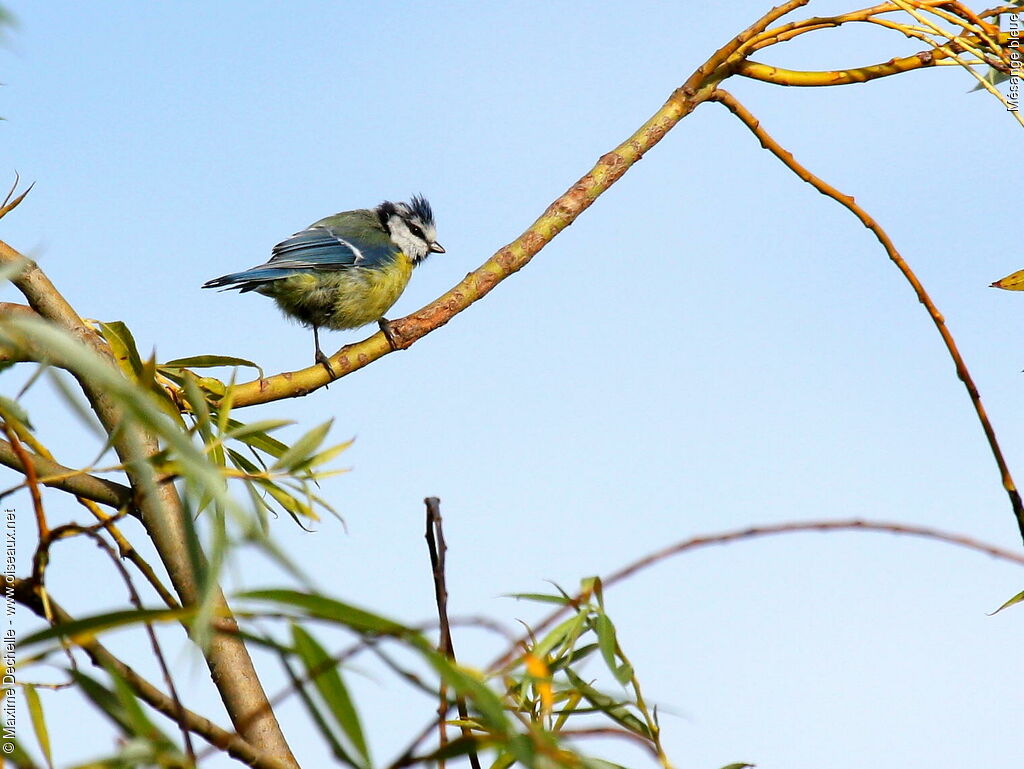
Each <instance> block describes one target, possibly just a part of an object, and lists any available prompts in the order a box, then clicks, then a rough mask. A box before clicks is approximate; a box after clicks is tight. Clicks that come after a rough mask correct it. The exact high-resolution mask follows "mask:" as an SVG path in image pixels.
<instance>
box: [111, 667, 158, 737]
mask: <svg viewBox="0 0 1024 769" xmlns="http://www.w3.org/2000/svg"><path fill="white" fill-rule="evenodd" d="M106 671H107V675H109V676H110V678H111V680H112V681H113V682H114V696H115V697H117V701H118V702H119V703H120V705H121V713H122V715H123V717H124V720H125V721H126V722H127V723H128V724H129V725H130V726H131V728H132V733H133V734H135V735H138V736H140V737H144V738H146V739H147V740H150V741H152V742H153V743H155V744H156V745H158V746H160V747H162V748H164V749H167V748H173V745H174V743H172V742H171V740H170V739H169V738H168V737H167V735H166V734H164V733H163V732H161V731H160V729H158V728H157V727H156V725H155V724H154V723H153V722H152V721H150V720H149V718H148V717H147V716H146V713H145V711H143V709H142V705H140V704H139V701H138V699H137V698H136V697H135V693H134V692H132V690H131V688H130V687H129V686H128V682H127V681H125V680H124V678H123V677H122V676H121V675H120V674H119V673H118V672H117V671H116V670H114V669H113V668H110V667H106Z"/></svg>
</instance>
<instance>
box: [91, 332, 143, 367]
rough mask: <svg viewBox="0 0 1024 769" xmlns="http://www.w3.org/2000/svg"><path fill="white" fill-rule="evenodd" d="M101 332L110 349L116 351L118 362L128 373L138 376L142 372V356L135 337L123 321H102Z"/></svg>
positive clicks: (115, 356)
mask: <svg viewBox="0 0 1024 769" xmlns="http://www.w3.org/2000/svg"><path fill="white" fill-rule="evenodd" d="M100 333H101V334H103V338H104V339H106V340H107V344H109V345H110V349H111V350H113V352H114V358H115V359H116V360H117V364H118V365H119V366H120V367H121V369H122V370H123V371H124V372H125V373H126V374H131V375H133V376H135V377H138V376H139V375H140V374H141V373H142V358H141V357H140V356H139V350H138V348H137V347H136V346H135V338H134V337H133V336H132V332H131V331H129V330H128V326H126V325H125V324H124V323H123V322H121V321H119V320H113V321H111V322H110V323H103V322H101V323H100Z"/></svg>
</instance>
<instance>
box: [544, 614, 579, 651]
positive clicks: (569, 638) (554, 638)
mask: <svg viewBox="0 0 1024 769" xmlns="http://www.w3.org/2000/svg"><path fill="white" fill-rule="evenodd" d="M586 621H587V615H586V614H574V615H573V616H571V617H569V619H567V620H563V621H562V622H560V623H558V624H557V625H555V627H553V628H552V629H551V630H550V631H548V634H547V635H546V636H544V637H543V638H542V639H541V640H540V641H538V642H537V643H536V644H535V645H534V647H533V649H532V650H531V651H532V652H533V653H534V654H536V655H537V656H538V657H547V656H548V655H549V654H550V653H551V652H552V651H553V650H554V649H555V647H558V646H562V645H565V646H572V644H573V643H574V642H575V641H576V639H577V638H579V636H580V633H582V632H583V628H584V626H585V625H586Z"/></svg>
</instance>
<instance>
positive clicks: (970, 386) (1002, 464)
mask: <svg viewBox="0 0 1024 769" xmlns="http://www.w3.org/2000/svg"><path fill="white" fill-rule="evenodd" d="M711 99H712V100H713V101H718V102H721V103H722V104H723V105H724V106H725V107H727V108H728V109H729V110H730V111H731V112H732V113H733V114H734V115H736V117H738V118H739V119H740V121H742V123H743V124H744V125H745V126H746V127H747V128H748V129H750V131H751V132H752V133H753V134H754V136H756V137H757V138H758V141H760V142H761V146H762V147H764V148H765V149H766V150H768V151H769V152H771V153H772V154H773V155H775V156H776V157H777V158H778V159H779V160H781V161H782V162H783V164H785V166H786V167H787V168H789V169H790V170H791V171H792V172H793V173H795V174H796V175H797V176H798V177H800V178H801V179H803V180H804V181H805V182H807V183H808V184H810V185H811V186H812V187H814V188H815V189H816V190H818V192H820V193H821V194H822V195H825V196H827V197H830V198H832V199H833V200H835V201H836V202H837V203H839V204H840V205H841V206H843V207H845V208H847V209H848V210H849V211H850V212H851V213H852V214H853V215H854V216H856V217H857V218H858V219H859V220H860V222H861V224H863V225H864V226H865V227H867V228H868V229H869V230H871V232H872V234H873V235H874V236H875V238H877V239H878V242H879V243H881V244H882V247H883V248H884V249H885V251H886V253H887V254H888V255H889V259H890V260H892V262H893V264H895V265H896V267H897V269H898V270H899V271H900V272H901V273H902V274H903V277H904V278H906V280H907V282H908V283H909V284H910V286H911V288H912V289H913V290H914V293H915V294H916V295H917V298H918V301H920V302H921V304H923V305H924V307H925V309H926V310H927V311H928V315H929V316H930V317H931V319H932V322H933V323H934V324H935V328H936V329H937V330H938V332H939V336H941V337H942V341H943V343H944V344H945V345H946V350H947V351H948V352H949V356H950V358H952V359H953V364H954V366H956V374H957V376H958V377H959V378H960V381H961V382H963V383H964V387H965V388H966V389H967V394H968V396H969V397H970V399H971V403H972V404H973V405H974V411H975V413H976V414H977V416H978V421H979V422H981V428H982V430H983V431H984V433H985V438H986V439H987V440H988V445H989V448H990V449H991V451H992V456H993V457H994V458H995V461H996V466H997V467H998V468H999V475H1000V478H1001V480H1002V483H1003V488H1004V489H1005V490H1006V493H1007V495H1008V496H1009V498H1010V507H1011V508H1012V509H1013V514H1014V517H1015V519H1016V521H1017V528H1018V529H1019V531H1020V534H1021V537H1022V538H1024V502H1022V501H1021V496H1020V492H1019V491H1018V490H1017V486H1016V484H1015V483H1014V481H1013V476H1012V475H1011V474H1010V468H1009V465H1008V464H1007V463H1006V459H1005V457H1004V456H1003V451H1002V449H1001V448H1000V446H999V441H998V440H997V439H996V432H995V428H993V427H992V423H991V422H990V421H989V418H988V414H987V413H986V412H985V407H984V405H983V404H982V402H981V395H980V393H979V392H978V387H977V385H975V383H974V379H973V378H972V377H971V373H970V371H969V370H968V369H967V364H966V363H964V359H963V356H962V355H961V354H960V350H959V349H957V346H956V342H955V341H954V340H953V335H952V334H951V333H950V331H949V328H948V327H947V326H946V319H945V318H944V317H943V316H942V313H941V312H939V310H938V308H937V307H936V306H935V303H934V302H933V301H932V299H931V297H930V296H929V295H928V292H927V291H925V288H924V285H922V283H921V281H920V280H918V277H917V275H915V274H914V271H913V270H911V269H910V265H908V264H907V262H906V260H904V259H903V257H902V256H901V255H900V252H899V251H897V250H896V246H895V245H894V244H893V242H892V240H891V239H890V237H889V235H888V234H887V233H886V232H885V230H883V229H882V227H881V226H880V225H879V224H878V223H877V222H876V221H875V220H874V219H873V218H871V216H870V215H868V213H867V211H865V210H864V209H863V208H861V207H860V206H859V205H858V204H857V202H856V201H855V200H854V199H853V198H852V197H851V196H849V195H844V194H843V193H842V192H840V191H839V190H837V189H836V188H835V187H833V186H832V185H831V184H829V183H828V182H826V181H824V180H823V179H821V178H819V177H818V176H816V175H815V174H813V173H811V172H810V171H809V170H807V168H806V167H805V166H803V165H801V164H800V163H799V162H798V161H797V160H796V159H795V158H794V157H793V153H791V152H789V151H788V150H786V149H783V147H782V146H781V145H780V144H779V143H778V142H777V141H775V139H773V138H772V137H771V136H770V135H769V134H768V132H767V131H765V130H764V128H762V127H761V123H760V121H759V120H758V119H757V118H756V117H754V115H753V114H751V113H750V111H749V110H747V108H746V107H744V106H743V105H742V104H740V102H739V101H737V100H736V97H734V96H733V95H732V94H730V93H729V92H728V91H724V90H721V89H719V90H717V91H715V93H714V94H713V95H712V97H711Z"/></svg>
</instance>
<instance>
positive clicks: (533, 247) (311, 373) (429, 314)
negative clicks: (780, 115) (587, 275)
mask: <svg viewBox="0 0 1024 769" xmlns="http://www.w3.org/2000/svg"><path fill="white" fill-rule="evenodd" d="M808 2H810V0H790V1H789V2H787V3H783V4H782V5H779V6H778V7H776V8H773V9H772V10H771V11H769V12H768V13H767V14H765V15H764V16H763V17H762V18H761V19H759V20H758V21H757V22H755V23H754V24H753V25H751V26H750V27H749V28H748V29H746V30H744V31H743V32H742V33H740V34H739V35H737V36H736V37H735V38H733V39H732V40H730V41H729V42H728V43H726V44H725V45H724V46H722V48H720V49H719V50H718V51H716V52H715V54H714V55H713V56H712V57H711V58H710V59H708V60H707V61H706V62H705V63H704V64H702V65H701V66H700V67H699V68H698V69H697V70H696V71H695V72H694V73H693V74H692V75H691V76H690V77H689V78H688V79H687V81H686V82H685V83H684V84H683V85H682V86H681V87H680V88H677V89H676V90H675V91H674V92H673V93H672V95H671V96H669V98H668V101H666V102H665V104H664V105H663V106H662V107H661V109H659V110H658V111H657V112H655V113H654V115H652V116H651V118H650V119H648V120H647V122H645V123H644V124H643V125H642V126H640V128H639V129H637V131H636V132H635V133H634V134H633V135H632V136H630V137H629V138H628V139H626V140H625V141H624V142H622V143H621V144H620V145H619V146H618V147H616V148H615V149H613V150H612V151H611V152H608V153H606V154H605V155H602V156H601V158H600V159H599V160H598V162H597V164H596V165H595V166H594V167H593V168H592V169H591V170H590V171H589V172H588V173H586V174H585V175H584V176H582V177H581V178H580V179H579V180H578V181H577V182H576V183H575V184H573V185H572V186H571V187H569V189H568V190H566V191H565V193H563V194H562V196H561V197H559V198H558V199H557V200H555V201H554V202H553V203H552V204H551V205H550V206H548V208H547V210H546V211H544V213H543V214H541V216H540V218H538V219H537V221H535V222H534V223H533V224H531V225H530V226H529V227H528V228H527V229H526V231H525V232H523V234H522V235H520V236H519V237H518V238H516V239H515V240H514V241H512V242H511V243H509V244H508V245H507V246H505V247H504V248H501V249H499V250H498V251H497V252H496V253H495V254H494V255H493V256H491V258H490V259H488V260H487V261H486V262H484V263H483V264H482V265H481V266H480V267H478V268H477V269H476V270H474V271H473V272H471V273H469V274H468V275H467V276H466V277H465V278H464V279H463V280H462V281H461V282H460V283H459V284H458V285H456V286H455V287H454V288H452V289H451V290H450V291H448V292H447V293H445V294H443V295H442V296H440V297H438V298H437V299H435V300H434V301H433V302H431V303H430V304H428V305H427V306H426V307H424V308H422V309H421V310H419V311H417V312H414V313H413V314H412V315H408V316H406V317H404V318H401V319H399V320H393V321H391V323H390V326H391V332H392V334H393V336H394V339H395V342H396V344H397V347H398V349H405V348H407V347H409V346H411V345H412V344H413V343H414V342H416V341H417V340H419V339H421V338H422V337H424V336H426V335H427V334H429V333H430V332H431V331H434V330H435V329H438V328H440V327H441V326H443V325H444V324H445V323H447V322H448V321H449V320H451V319H452V318H453V317H455V316H456V315H458V314H459V313H460V312H462V311H463V310H465V309H467V308H468V307H469V306H470V305H472V304H473V303H474V302H477V301H479V300H480V299H482V298H483V297H484V296H486V295H487V294H488V293H489V292H490V291H491V290H492V289H493V288H494V287H495V286H497V285H498V284H499V283H500V282H501V281H503V280H505V279H506V278H508V277H509V276H510V275H513V274H515V273H516V272H518V271H519V270H521V269H523V267H525V266H526V265H527V264H529V262H530V260H531V259H532V258H533V257H534V256H536V255H537V254H538V253H539V252H540V250H541V249H542V248H544V246H546V245H547V244H548V243H550V242H551V240H552V238H554V237H555V236H556V235H558V233H560V232H561V231H562V230H564V229H565V228H566V227H568V226H569V225H570V224H572V223H573V222H574V221H576V219H577V217H579V215H580V214H582V213H583V212H584V211H586V210H587V209H588V208H589V207H590V205H591V204H592V203H593V202H594V201H595V200H596V199H597V198H598V197H599V196H600V195H601V194H602V193H603V192H605V190H607V189H608V188H609V187H611V186H612V185H613V184H614V183H615V182H617V181H618V180H619V179H621V178H622V176H623V174H625V173H626V171H628V170H629V169H630V168H631V167H632V166H633V164H634V163H636V162H637V161H638V160H640V159H641V158H642V157H643V156H644V154H645V153H646V152H648V151H649V150H650V149H651V148H653V147H654V146H655V145H656V144H657V143H658V142H660V141H661V140H662V139H663V138H664V136H665V134H666V133H668V132H669V131H670V130H671V129H672V128H673V127H674V126H675V125H676V124H677V123H678V122H679V121H680V120H682V119H683V118H684V117H686V116H687V115H689V114H690V113H691V112H692V111H693V110H694V109H695V108H696V107H697V105H699V104H700V103H702V102H704V101H707V100H708V98H710V96H711V94H712V93H713V91H714V89H715V87H716V86H717V85H718V83H719V82H720V81H721V80H722V79H723V78H725V77H727V76H728V75H729V74H730V67H731V66H732V64H733V62H732V58H733V57H734V56H735V55H736V52H737V51H738V50H739V49H740V48H741V47H742V46H743V45H744V44H745V43H747V42H748V41H749V40H751V39H752V38H754V37H755V36H756V35H758V34H760V33H761V32H763V31H764V30H765V29H766V28H767V27H768V25H769V24H771V23H772V22H774V21H775V20H777V19H779V18H781V17H782V16H785V15H786V14H787V13H789V12H791V11H793V10H795V9H796V8H799V7H801V6H803V5H806V4H807V3H808ZM390 352H392V348H391V346H390V344H389V343H388V341H387V339H385V337H384V334H383V333H376V334H374V335H373V336H371V337H369V338H368V339H365V340H363V341H362V342H357V343H355V344H350V345H347V346H345V347H343V348H342V349H341V350H340V351H339V352H338V353H336V354H335V355H333V356H331V358H330V363H331V368H332V369H333V370H334V373H335V376H334V378H331V377H330V376H328V374H327V372H326V370H325V369H324V367H323V366H321V365H319V364H316V365H313V366H310V367H309V368H305V369H302V370H300V371H294V372H288V373H284V374H277V375H275V376H271V377H268V378H266V379H256V380H254V381H252V382H246V383H245V384H241V385H237V386H236V387H235V388H234V390H233V398H232V407H233V408H240V407H243V406H252V405H254V404H257V403H267V402H270V401H275V400H281V399H283V398H297V397H301V396H303V395H307V394H308V393H310V392H312V391H313V390H316V389H317V388H319V387H323V386H324V385H326V384H329V383H331V382H333V381H334V380H335V379H338V378H340V377H343V376H345V375H347V374H351V373H352V372H353V371H357V370H358V369H361V368H363V367H364V366H367V365H369V364H370V363H372V362H373V361H375V360H377V359H378V358H381V357H383V356H385V355H387V354H389V353H390Z"/></svg>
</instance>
